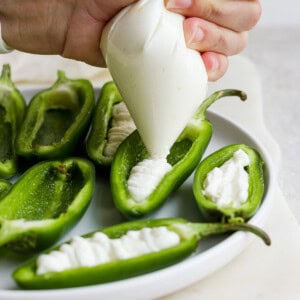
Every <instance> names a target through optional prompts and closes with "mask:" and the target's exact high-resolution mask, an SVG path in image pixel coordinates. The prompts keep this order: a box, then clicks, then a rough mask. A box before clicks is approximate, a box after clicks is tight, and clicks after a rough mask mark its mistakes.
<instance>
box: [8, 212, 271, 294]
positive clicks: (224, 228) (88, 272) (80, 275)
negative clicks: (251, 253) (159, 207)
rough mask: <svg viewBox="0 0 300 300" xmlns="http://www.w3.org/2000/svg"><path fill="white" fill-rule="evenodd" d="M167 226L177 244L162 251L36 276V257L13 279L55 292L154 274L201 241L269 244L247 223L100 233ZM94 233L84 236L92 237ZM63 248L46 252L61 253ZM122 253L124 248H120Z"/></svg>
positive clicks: (171, 222) (170, 223)
mask: <svg viewBox="0 0 300 300" xmlns="http://www.w3.org/2000/svg"><path fill="white" fill-rule="evenodd" d="M154 227H165V228H166V229H167V230H168V231H171V232H173V233H175V234H176V235H177V236H178V243H177V244H174V245H172V246H170V247H166V248H164V249H162V250H158V251H151V252H150V253H147V254H141V255H138V256H135V257H131V258H127V259H126V258H124V259H118V260H115V261H112V262H107V263H102V264H98V265H95V266H81V267H77V268H73V269H68V270H64V271H59V272H46V273H44V274H37V257H35V258H33V259H31V260H29V261H28V262H26V263H25V264H24V265H22V266H20V267H19V268H18V269H16V270H15V272H14V273H13V278H14V279H15V281H16V282H17V283H18V285H19V286H21V287H22V288H26V289H52V288H66V287H76V286H85V285H92V284H99V283H105V282H110V281H116V280H120V279H126V278H129V277H132V276H137V275H140V274H144V273H148V272H152V271H155V270H158V269H161V268H164V267H167V266H169V265H172V264H175V263H177V262H179V261H181V260H183V259H184V258H186V257H188V256H189V255H191V254H192V253H193V252H194V251H195V250H196V248H197V246H198V243H199V241H200V239H201V238H203V237H206V236H209V235H215V234H222V233H226V232H233V231H237V230H243V231H249V232H252V233H254V234H256V235H257V236H259V237H260V238H262V239H263V241H264V242H265V243H266V244H267V245H270V243H271V241H270V238H269V237H268V235H267V234H266V233H265V232H263V231H262V230H261V229H259V228H257V227H255V226H253V225H250V224H246V223H238V222H237V223H232V224H224V223H190V222H188V221H186V220H184V219H176V218H171V219H157V220H142V221H134V222H128V223H124V224H119V225H115V226H112V227H108V228H106V229H103V230H101V232H102V233H104V234H105V235H107V236H108V237H109V238H111V239H116V238H120V237H122V236H124V235H125V234H126V233H127V232H129V231H136V230H141V229H143V228H154ZM94 233H95V232H93V233H90V234H88V235H85V236H84V237H91V236H92V235H93V234H94ZM59 248H60V246H58V247H55V248H53V249H50V250H47V251H46V252H44V254H47V253H49V252H51V251H53V250H59ZM120 251H121V249H120Z"/></svg>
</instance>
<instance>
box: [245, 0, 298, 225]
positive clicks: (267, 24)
mask: <svg viewBox="0 0 300 300" xmlns="http://www.w3.org/2000/svg"><path fill="white" fill-rule="evenodd" d="M261 5H262V15H261V18H260V21H259V22H258V24H257V26H255V27H254V29H253V30H251V31H250V33H249V42H248V47H247V48H246V50H245V52H244V53H245V54H246V55H247V56H248V57H249V58H250V59H251V60H252V61H253V62H254V63H255V65H256V67H257V69H258V71H259V74H260V77H261V78H260V79H261V83H262V92H263V108H264V118H265V124H266V126H267V128H268V129H269V131H270V132H271V134H272V135H273V137H274V138H275V140H276V141H277V143H278V144H279V146H280V148H281V152H282V164H281V169H280V173H279V186H280V188H281V190H282V191H283V194H284V196H285V199H286V201H287V203H288V205H289V206H290V208H291V210H292V212H293V214H294V215H295V216H296V218H297V220H298V223H299V224H300V184H299V182H300V171H299V170H300V159H299V157H300V117H299V114H300V85H299V83H300V57H299V53H300V1H299V0H261Z"/></svg>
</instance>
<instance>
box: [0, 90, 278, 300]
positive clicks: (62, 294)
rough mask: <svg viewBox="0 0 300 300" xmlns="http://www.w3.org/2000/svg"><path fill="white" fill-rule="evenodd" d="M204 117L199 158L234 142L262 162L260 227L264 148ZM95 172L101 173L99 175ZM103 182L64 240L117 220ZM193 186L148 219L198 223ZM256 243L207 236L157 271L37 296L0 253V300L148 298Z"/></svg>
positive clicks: (266, 205) (269, 181)
mask: <svg viewBox="0 0 300 300" xmlns="http://www.w3.org/2000/svg"><path fill="white" fill-rule="evenodd" d="M36 91H37V90H26V91H24V95H25V97H26V98H27V99H29V98H30V97H31V96H32V95H33V94H34V93H35V92H36ZM207 115H208V119H209V120H210V121H211V123H212V124H213V128H214V132H213V137H212V140H211V142H210V144H209V147H208V149H207V151H206V153H205V155H204V157H205V156H207V155H208V154H209V153H211V152H214V151H216V150H218V149H219V148H221V147H223V146H226V145H229V144H233V143H245V144H247V145H249V146H253V147H255V148H256V149H258V150H259V151H260V153H261V154H262V156H263V158H264V160H265V163H266V193H265V197H264V200H263V203H262V205H261V207H260V209H259V210H258V211H257V213H256V215H255V216H254V217H253V218H252V219H251V223H252V224H255V225H257V226H262V225H263V224H264V220H265V218H266V215H267V213H268V211H269V209H270V202H271V198H272V197H271V193H272V190H273V184H274V178H273V175H272V174H274V171H272V164H271V163H270V161H269V159H268V156H267V153H266V151H265V150H264V148H263V145H262V144H261V143H260V142H259V141H257V140H256V139H255V137H253V136H250V135H249V134H248V133H247V132H246V131H245V130H244V129H243V128H241V127H239V126H237V125H236V124H234V123H233V122H232V121H230V120H227V119H225V118H223V117H221V116H219V115H218V114H215V113H210V112H208V114H207ZM98 173H100V172H99V170H98ZM105 176H106V177H105ZM107 177H108V176H107V174H106V175H104V174H102V175H101V174H99V176H98V177H97V182H96V189H95V193H94V197H93V200H92V203H91V205H90V207H89V209H88V211H87V212H86V214H85V215H84V217H83V219H82V220H81V221H80V222H79V223H78V224H77V225H76V226H75V228H74V229H73V230H72V231H71V232H70V233H69V234H67V235H66V236H65V237H64V239H63V240H68V239H69V238H70V237H71V236H72V235H75V234H84V233H87V232H89V231H92V230H95V229H99V228H102V227H106V226H109V225H112V224H116V223H119V222H121V221H122V217H121V215H120V214H119V213H118V212H117V211H116V209H115V208H114V205H113V201H112V197H111V193H110V188H109V180H108V178H107ZM192 182H193V176H191V177H190V178H189V179H188V180H186V182H185V183H184V184H183V185H182V186H181V187H180V188H179V189H178V190H177V191H176V192H175V193H173V194H172V195H171V196H170V197H169V199H168V200H167V202H166V203H165V205H164V206H163V207H162V208H161V209H160V210H159V211H157V212H156V213H154V214H153V215H152V216H150V217H151V218H161V217H183V218H186V219H188V220H190V221H203V219H202V217H201V215H200V212H199V210H198V208H197V206H196V204H195V200H194V197H193V192H192ZM255 238H256V237H254V236H253V235H251V234H249V233H245V232H236V233H234V234H231V235H223V236H218V237H209V238H206V239H203V240H202V241H201V242H200V245H199V247H198V250H197V252H196V253H195V254H194V255H193V256H191V257H190V258H188V259H186V260H184V261H182V262H180V263H178V264H176V265H173V266H171V267H168V268H165V269H162V270H159V271H156V272H152V273H149V274H146V275H142V276H138V277H134V278H131V279H127V280H121V281H117V282H113V283H106V284H100V285H94V286H88V287H82V288H72V289H58V290H42V291H24V290H19V289H18V288H17V287H16V285H15V283H14V281H13V280H12V278H11V273H12V271H13V270H14V269H15V268H16V267H17V266H18V265H19V264H20V263H21V262H22V261H23V259H22V258H20V257H18V256H17V257H16V256H15V255H12V254H8V253H7V252H4V251H0V266H1V267H0V278H1V280H0V299H5V300H9V299H22V300H26V299H31V300H34V299H39V300H40V299H43V300H48V299H49V300H50V299H51V300H52V299H55V300H60V299H63V300H68V299H72V300H76V299H83V298H88V299H89V300H92V299H110V300H113V299H124V300H126V299H130V300H133V299H153V298H157V297H160V296H163V295H166V294H169V293H171V292H174V291H176V290H179V289H181V288H184V287H186V286H188V285H190V284H192V283H194V282H196V281H199V280H200V279H203V278H204V277H206V276H208V275H210V274H211V273H212V272H214V271H216V270H218V269H220V268H221V267H223V266H224V265H225V264H227V263H228V262H230V260H232V259H233V258H234V257H235V256H237V255H238V254H240V253H241V252H242V251H243V250H244V249H245V248H246V247H247V246H248V245H249V243H250V242H251V241H252V240H253V239H255ZM145 291H146V295H145Z"/></svg>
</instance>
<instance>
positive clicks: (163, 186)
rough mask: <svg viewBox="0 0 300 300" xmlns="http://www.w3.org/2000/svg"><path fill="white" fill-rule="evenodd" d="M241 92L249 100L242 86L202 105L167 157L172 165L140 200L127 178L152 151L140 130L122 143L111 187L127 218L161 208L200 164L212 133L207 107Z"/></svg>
mask: <svg viewBox="0 0 300 300" xmlns="http://www.w3.org/2000/svg"><path fill="white" fill-rule="evenodd" d="M227 96H238V97H240V99H241V100H246V98H247V97H246V94H245V93H244V92H242V91H239V90H222V91H218V92H215V93H213V94H212V95H211V96H210V97H208V98H207V99H206V100H205V101H204V102H203V103H202V104H201V106H200V107H199V109H198V111H197V112H196V114H195V115H194V117H193V118H192V119H191V120H190V121H189V123H188V124H187V126H186V127H185V129H184V130H183V132H182V133H181V135H180V136H179V138H178V139H177V141H176V142H175V143H174V145H173V146H172V148H171V150H170V154H169V155H168V157H167V162H168V163H169V164H170V165H171V166H172V169H171V171H169V172H168V173H167V174H166V175H165V176H164V177H163V178H162V180H161V181H160V182H159V183H158V185H157V186H156V188H155V189H154V190H153V192H152V193H151V194H150V195H149V196H148V197H147V198H146V199H144V200H143V201H141V202H137V201H135V199H133V197H132V196H131V194H130V192H129V190H128V184H127V180H128V178H129V175H130V172H131V170H132V168H133V167H134V166H136V165H137V164H138V163H139V162H140V161H142V160H144V159H146V158H147V157H148V156H149V154H148V152H147V150H146V147H145V146H144V143H143V142H142V140H141V137H140V135H139V134H138V132H137V131H135V132H133V133H132V134H131V135H130V136H129V137H128V138H127V139H125V141H124V142H123V143H122V144H121V145H120V146H119V148H118V150H117V152H116V155H115V157H114V160H113V163H112V167H111V190H112V195H113V199H114V202H115V205H116V207H117V209H118V210H119V211H120V212H121V213H122V214H123V215H124V216H126V217H127V218H138V217H142V216H145V215H146V214H148V213H150V212H152V211H154V210H156V209H158V208H159V207H160V206H161V205H162V204H163V203H164V201H165V200H166V198H167V197H168V195H169V194H170V193H171V192H172V191H173V190H174V189H176V188H177V187H179V186H180V185H181V184H182V183H183V182H184V181H185V180H186V178H187V177H188V176H189V175H190V174H191V173H192V172H193V170H194V169H195V168H196V166H197V165H198V163H199V161H200V159H201V157H202V155H203V153H204V151H205V149H206V147H207V146H208V144H209V141H210V139H211V135H212V125H211V123H210V122H209V121H208V120H207V119H206V110H207V108H208V107H209V106H210V105H211V104H212V103H214V102H215V101H216V100H218V99H220V98H222V97H227Z"/></svg>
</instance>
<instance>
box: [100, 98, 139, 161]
mask: <svg viewBox="0 0 300 300" xmlns="http://www.w3.org/2000/svg"><path fill="white" fill-rule="evenodd" d="M135 129H136V127H135V124H134V122H133V120H132V118H131V116H130V114H129V111H128V109H127V107H126V104H125V103H124V102H120V103H118V104H115V105H114V106H113V112H112V122H111V128H110V129H109V130H108V137H107V143H106V146H105V148H104V151H103V154H104V155H106V156H114V155H115V153H116V151H117V149H118V147H119V146H120V144H121V143H122V142H123V141H124V140H125V139H126V138H127V137H128V136H129V135H130V134H131V133H132V132H133V131H134V130H135Z"/></svg>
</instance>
